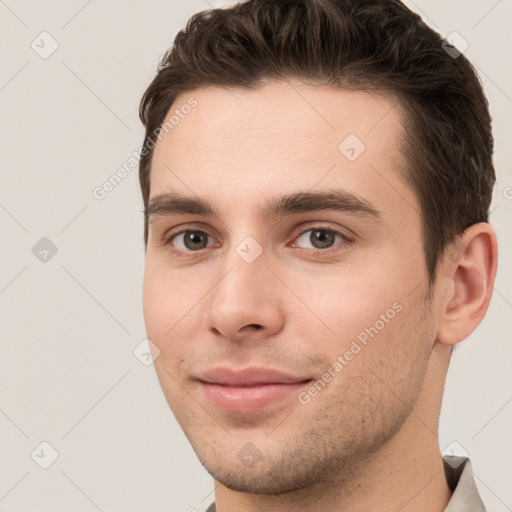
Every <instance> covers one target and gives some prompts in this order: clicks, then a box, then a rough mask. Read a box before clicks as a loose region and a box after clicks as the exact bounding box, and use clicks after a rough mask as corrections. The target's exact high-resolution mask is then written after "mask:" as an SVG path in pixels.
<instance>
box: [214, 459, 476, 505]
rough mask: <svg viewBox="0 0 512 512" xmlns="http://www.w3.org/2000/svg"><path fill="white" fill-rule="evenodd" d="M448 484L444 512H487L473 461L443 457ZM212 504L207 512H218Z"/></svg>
mask: <svg viewBox="0 0 512 512" xmlns="http://www.w3.org/2000/svg"><path fill="white" fill-rule="evenodd" d="M443 466H444V474H445V476H446V482H447V483H448V486H449V487H450V490H451V491H452V497H451V498H450V501H449V503H448V506H447V507H446V508H445V509H444V512H485V506H484V504H483V502H482V500H481V498H480V494H478V489H477V487H476V483H475V478H474V477H473V470H472V468H471V461H470V460H469V459H468V458H466V457H451V456H445V457H443ZM216 510H217V509H216V508H215V503H212V504H211V505H210V506H209V507H208V509H207V510H206V512H216Z"/></svg>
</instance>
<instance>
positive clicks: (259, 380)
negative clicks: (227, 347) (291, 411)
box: [198, 367, 312, 414]
mask: <svg viewBox="0 0 512 512" xmlns="http://www.w3.org/2000/svg"><path fill="white" fill-rule="evenodd" d="M198 380H199V382H200V384H201V388H202V391H203V393H204V395H205V397H206V398H207V400H208V401H210V402H211V403H212V404H213V405H214V406H215V407H217V408H219V409H222V410H223V411H226V412H230V413H239V414H248V413H253V412H257V411H260V410H262V409H265V408H266V407H268V406H270V405H271V404H275V403H278V402H279V401H283V400H284V399H286V398H287V397H289V396H290V395H291V394H292V393H297V392H298V391H299V390H300V388H302V387H304V386H305V385H306V384H308V383H309V382H310V381H311V380H312V379H311V378H308V377H301V376H294V375H290V374H287V373H285V372H282V371H279V370H274V369H270V368H266V367H264V368H262V367H249V368H243V369H240V370H233V369H232V368H227V367H217V368H210V369H209V370H207V371H205V372H204V373H202V374H201V375H200V376H199V377H198Z"/></svg>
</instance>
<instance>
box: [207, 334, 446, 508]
mask: <svg viewBox="0 0 512 512" xmlns="http://www.w3.org/2000/svg"><path fill="white" fill-rule="evenodd" d="M449 352H450V347H447V346H444V345H440V344H439V343H436V345H435V346H434V350H433V351H432V357H431V358H430V363H429V368H428V370H427V375H426V378H425V382H424V386H423V390H422V392H421V394H420V396H419V398H418V401H417V403H416V405H415V406H414V408H413V410H412V412H411V414H410V415H409V417H408V418H407V420H406V421H405V422H404V424H403V426H402V428H401V429H400V430H399V432H398V433H397V434H396V435H395V436H394V437H393V438H392V439H391V440H390V441H389V442H388V443H387V444H386V445H384V446H383V447H382V448H381V449H380V450H379V452H377V453H375V454H373V455H372V456H371V457H370V458H368V459H366V460H364V461H361V462H360V464H359V466H358V467H357V468H353V471H351V472H350V478H347V477H346V475H325V478H324V479H322V481H319V482H317V483H316V484H315V485H314V486H312V487H309V488H307V489H302V490H299V491H294V492H292V493H287V494H282V495H258V494H247V493H241V492H237V491H233V490H231V489H228V488H227V487H225V486H223V485H222V484H221V483H220V482H217V481H216V482H215V486H216V492H215V501H216V508H217V512H229V511H231V510H236V511H237V512H261V511H266V510H273V511H275V512H299V511H301V512H340V511H343V512H363V511H364V512H396V511H397V510H400V512H413V511H414V512H423V511H425V512H427V511H428V512H443V511H444V510H445V508H446V506H447V504H448V502H449V500H450V497H451V491H450V489H449V487H448V484H447V482H446V478H445V474H444V468H443V461H442V457H441V454H440V450H439V440H438V421H439V420H438V418H439V411H440V405H441V397H442V393H443V389H444V380H445V376H446V370H447V367H448V362H449ZM432 397H437V398H436V399H435V400H433V398H432Z"/></svg>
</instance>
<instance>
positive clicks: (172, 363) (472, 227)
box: [140, 0, 497, 512]
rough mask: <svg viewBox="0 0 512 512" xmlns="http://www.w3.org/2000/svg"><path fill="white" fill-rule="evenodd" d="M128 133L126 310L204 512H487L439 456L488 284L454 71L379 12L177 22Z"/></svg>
mask: <svg viewBox="0 0 512 512" xmlns="http://www.w3.org/2000/svg"><path fill="white" fill-rule="evenodd" d="M141 118H142V120H143V122H144V125H145V127H146V138H145V142H144V150H143V153H142V156H143V158H142V160H141V166H140V182H141V187H142V194H143V199H144V204H145V215H146V218H145V242H146V267H145V275H144V317H145V322H146V328H147V333H148V338H149V339H150V340H151V342H152V344H153V350H154V351H155V352H156V351H158V353H159V357H158V358H156V359H155V368H156V371H157V375H158V378H159V381H160V384H161V387H162V390H163V392H164V394H165V397H166V399H167V401H168V403H169V406H170V407H171V409H172V411H173V413H174V414H175V416H176V418H177V420H178V422H179V423H180V425H181V427H182V428H183V430H184V432H185V434H186V436H187V437H188V439H189V440H190V442H191V444H192V446H193V448H194V450H195V451H196V453H197V455H198V457H199V459H200V460H201V462H202V464H203V465H204V467H205V468H206V469H207V470H208V471H209V472H210V474H211V475H212V476H213V477H214V479H215V489H216V491H215V503H214V504H212V505H211V507H210V508H209V509H208V510H209V511H215V510H216V511H217V512H230V511H237V510H240V511H241V510H244V511H249V510H250V511H263V510H265V511H266V510H276V511H298V510H301V511H308V512H316V511H341V510H343V511H379V512H386V511H389V512H391V511H394V512H396V511H398V510H400V511H403V512H408V511H413V510H414V511H439V512H440V511H443V510H445V511H455V510H457V511H460V510H471V511H476V510H485V509H484V506H483V504H482V502H481V500H480V497H479V495H478V492H477V489H476V486H475V482H474V479H473V475H472V470H471V465H470V462H469V460H467V459H464V460H462V459H460V460H459V459H454V458H450V457H446V458H445V459H443V458H442V456H441V453H440V447H439V442H438V423H439V413H440V407H441V401H442V395H443V388H444V382H445V377H446V372H447V368H448V364H449V361H450V356H451V351H452V348H453V347H454V346H455V345H456V344H457V343H459V342H460V341H462V340H463V339H465V338H466V337H467V336H468V335H469V334H471V333H472V332H473V331H474V330H475V328H476V327H477V325H478V324H479V323H480V321H481V320H482V318H483V316H484V315H485V312H486V310H487V307H488V304H489V301H490V298H491V294H492V286H493V283H494V279H495V275H496V267H497V243H496V235H495V232H494V230H493V229H492V227H491V226H490V225H489V224H488V222H487V220H488V211H489V204H490V201H491V194H492V187H493V184H494V181H495V174H494V169H493V164H492V150H493V141H492V135H491V128H490V117H489V112H488V105H487V102H486V99H485V97H484V95H483V92H482V89H481V86H480V83H479V81H478V78H477V76H476V74H475V72H474V70H473V68H472V66H471V65H470V64H469V62H468V61H467V59H465V57H464V56H463V55H460V53H459V52H457V51H455V49H454V48H453V47H452V46H449V45H447V44H445V42H443V41H442V39H441V38H440V36H439V35H438V34H437V33H435V32H433V31H432V30H431V29H430V28H428V27H427V26H426V25H425V24H424V23H423V22H422V21H421V19H420V18H419V16H417V15H416V14H414V13H412V12H411V11H410V10H408V9H407V8H406V7H405V6H403V5H402V4H401V3H400V2H399V1H398V0H385V1H384V0H381V1H375V0H373V1H370V0H295V1H291V0H280V1H275V0H274V1H265V0H250V1H248V2H244V3H241V4H238V5H236V6H233V7H230V8H226V9H214V10H210V11H205V12H203V13H199V14H197V15H195V16H194V17H193V18H192V19H191V20H190V21H189V23H188V25H187V27H186V30H184V31H181V32H180V33H179V34H178V36H177V37H176V40H175V43H174V46H173V47H172V48H171V49H170V50H169V52H168V53H167V54H166V55H165V56H164V58H163V61H162V65H161V67H160V69H159V72H158V75H157V76H156V77H155V79H154V80H153V82H152V83H151V85H150V86H149V88H148V89H147V91H146V93H145V95H144V98H143V100H142V103H141Z"/></svg>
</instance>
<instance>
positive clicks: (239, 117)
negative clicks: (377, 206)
mask: <svg viewBox="0 0 512 512" xmlns="http://www.w3.org/2000/svg"><path fill="white" fill-rule="evenodd" d="M187 105H194V106H193V108H189V107H188V106H187ZM186 106H187V107H186ZM401 112H402V111H401V107H400V104H399V103H398V101H397V100H396V98H394V97H392V96H388V95H384V94H373V93H372V94H370V93H368V92H362V91H349V90H340V89H335V88H330V87H325V86H312V85H305V84H302V83H298V82H269V83H267V84H266V85H264V86H263V87H261V88H259V89H254V90H245V89H238V88H222V87H205V88H201V89H196V90H193V91H190V92H186V93H183V94H181V95H179V96H178V97H177V98H176V100H175V102H174V103H173V105H172V107H171V109H170V111H169V112H168V114H167V117H166V120H168V121H169V120H171V117H172V122H170V123H168V125H167V126H168V130H167V132H166V131H164V132H162V133H161V138H160V140H159V141H158V142H157V144H156V147H155V151H154V155H153V163H152V169H151V191H150V195H151V196H156V195H159V194H164V193H167V192H171V191H173V190H179V191H180V192H182V193H188V195H198V196H203V197H204V196H208V197H210V198H211V197H213V198H214V199H215V196H216V194H218V199H219V201H221V200H222V199H225V198H226V196H228V197H230V198H231V199H232V200H233V202H234V201H235V198H238V199H239V205H240V206H242V205H243V204H245V205H249V204H250V203H251V202H255V201H258V197H260V198H261V197H262V196H269V195H275V194H276V192H280V193H294V192H297V191H299V190H301V191H304V190H311V189H313V188H326V187H329V186H337V187H343V188H345V189H346V190H347V191H349V192H353V193H355V194H357V195H359V196H365V195H368V196H370V197H371V196H372V195H375V194H376V195H380V196H382V194H383V193H387V194H388V196H393V197H390V199H394V200H396V199H399V198H400V197H401V198H402V200H403V199H405V200H406V201H407V202H409V203H411V202H415V198H414V196H413V194H412V191H411V190H409V187H408V185H407V184H406V183H405V182H403V181H402V180H401V172H402V171H403V170H404V169H405V167H406V162H405V159H404V157H403V155H402V153H401V151H400V145H401V142H402V139H403V135H404V133H405V132H404V127H403V126H402V113H401ZM386 183H387V184H386ZM397 188H402V189H403V190H401V191H398V193H397V190H396V189H397ZM405 196H407V197H405Z"/></svg>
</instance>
